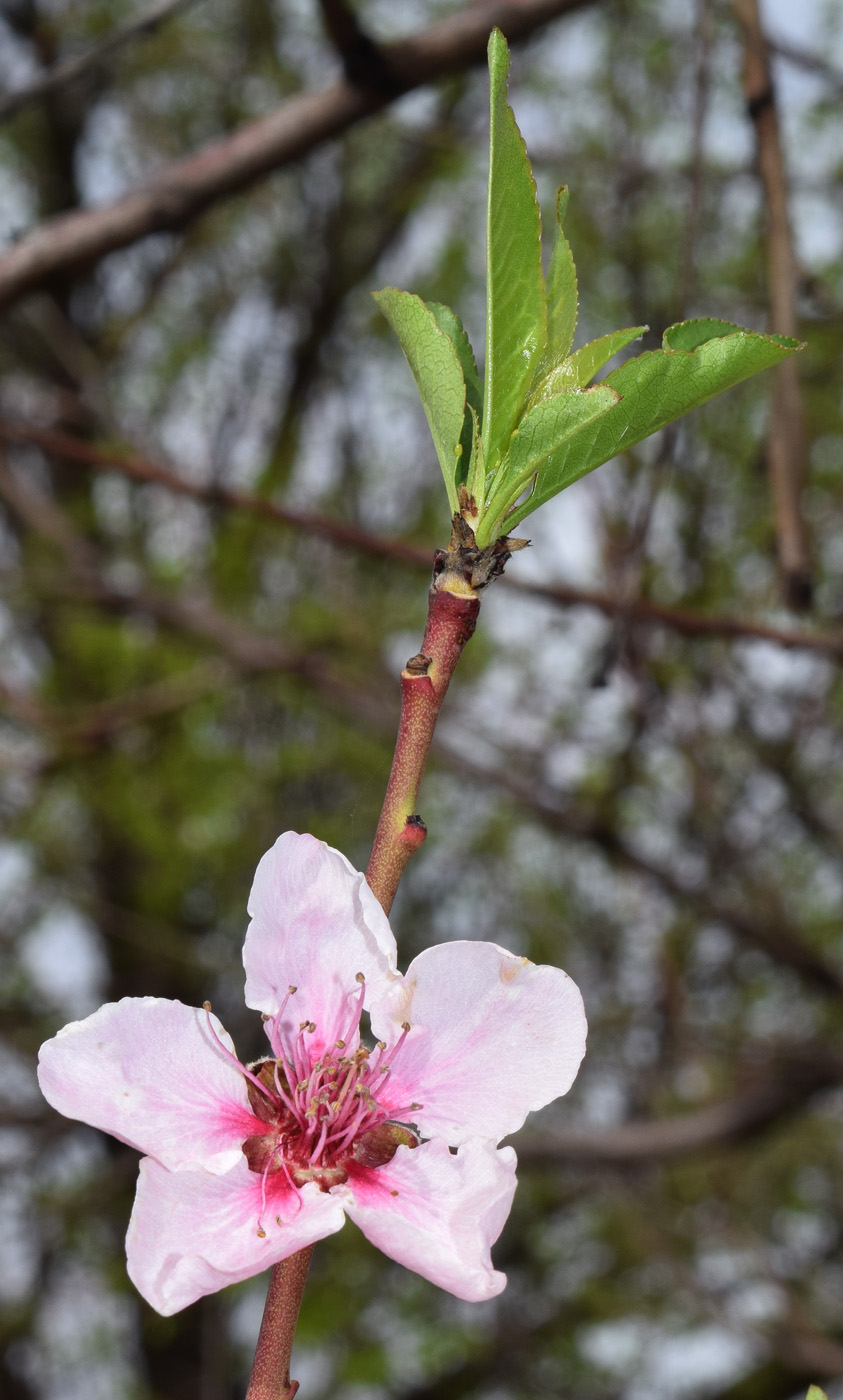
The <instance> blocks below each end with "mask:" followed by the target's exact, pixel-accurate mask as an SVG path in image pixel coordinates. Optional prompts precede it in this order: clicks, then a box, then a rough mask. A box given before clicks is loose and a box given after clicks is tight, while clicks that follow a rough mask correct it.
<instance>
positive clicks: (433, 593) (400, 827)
mask: <svg viewBox="0 0 843 1400" xmlns="http://www.w3.org/2000/svg"><path fill="white" fill-rule="evenodd" d="M441 578H442V576H441V575H440V576H439V577H436V578H434V582H433V585H432V587H431V590H430V594H429V595H428V598H429V601H428V612H427V626H426V627H425V630H424V637H423V639H422V644H421V651H420V652H419V653H418V655H417V656H412V657H411V658H410V660H409V661H408V662H407V665H406V666H405V667H404V670H403V671H402V672H401V720H400V723H399V726H398V738H397V740H396V743H395V757H394V758H393V761H392V772H391V773H390V775H389V785H388V786H387V789H386V797H385V798H384V803H383V808H382V809H381V815H380V821H379V822H378V829H377V831H376V833H375V841H374V845H373V846H372V854H371V857H370V858H369V866H368V869H367V871H366V879H367V880H368V882H369V885H370V886H371V888H372V890H373V891H374V893H375V894H376V896H377V898H378V899H379V900H380V902H381V904H382V905H383V907H384V910H385V911H386V913H387V914H388V913H389V911H390V908H391V907H392V901H393V899H394V898H395V891H396V890H397V889H398V882H399V880H400V879H401V876H402V875H403V873H404V870H405V867H406V865H407V862H408V861H409V859H410V856H411V855H413V853H414V852H415V851H417V850H418V849H419V847H420V846H421V845H422V844H423V842H424V839H425V837H426V835H427V828H426V826H425V824H424V822H423V821H422V819H421V817H420V816H418V814H417V812H416V805H417V802H418V795H419V786H420V784H421V780H422V774H423V773H424V768H425V763H426V762H427V755H428V752H429V751H430V741H431V739H432V738H433V730H434V728H435V726H436V720H437V717H438V715H439V711H440V709H441V707H442V701H443V700H444V698H445V692H446V690H447V689H448V685H449V683H450V680H451V676H452V675H453V674H454V669H455V667H456V664H457V662H458V661H459V659H460V657H461V655H462V651H463V647H464V646H465V644H466V642H467V641H468V640H469V639H470V637H471V636H472V634H473V632H474V628H475V627H476V625H477V614H478V612H479V611H480V599H479V597H478V596H477V594H476V592H475V591H474V589H473V588H471V587H470V586H468V585H466V584H465V583H464V582H463V581H462V580H459V584H458V585H455V583H454V580H453V579H452V578H451V577H450V575H446V576H445V582H444V584H443V583H442V582H441V581H440V580H441ZM457 586H459V591H452V589H453V588H455V587H457Z"/></svg>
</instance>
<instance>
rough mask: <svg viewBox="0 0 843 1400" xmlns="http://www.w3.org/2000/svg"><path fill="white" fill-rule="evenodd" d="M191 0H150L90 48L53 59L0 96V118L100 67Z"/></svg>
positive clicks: (192, 1) (12, 114)
mask: <svg viewBox="0 0 843 1400" xmlns="http://www.w3.org/2000/svg"><path fill="white" fill-rule="evenodd" d="M193 3H194V0H153V3H152V4H151V5H148V6H147V7H146V9H145V10H141V12H140V14H139V15H136V16H135V18H134V19H130V20H127V21H126V23H125V24H118V25H115V27H114V29H112V31H111V33H110V34H107V35H106V37H105V38H104V39H103V40H101V42H100V43H99V44H97V45H96V46H95V47H94V48H90V49H86V50H85V52H84V53H80V54H73V56H72V57H70V58H64V59H61V60H60V62H58V63H54V64H53V65H52V66H51V67H50V68H48V69H47V71H46V72H45V73H41V74H39V76H38V77H37V78H34V79H33V81H32V82H31V83H27V85H26V87H22V88H18V89H16V90H15V91H14V92H9V93H7V94H6V96H5V97H0V122H4V121H8V120H9V118H10V117H13V116H15V115H16V113H18V112H20V111H21V110H22V109H23V108H24V107H29V106H30V105H31V104H32V103H33V102H40V101H41V100H42V99H43V98H45V97H49V96H51V95H52V94H53V93H54V92H57V91H58V90H59V88H62V87H65V86H66V85H67V84H68V83H72V82H75V80H76V79H77V78H81V77H84V75H85V74H86V73H89V72H90V71H91V70H92V69H94V68H99V67H101V65H102V63H103V60H104V59H106V58H110V57H111V55H112V54H113V53H115V52H116V51H117V49H119V48H122V46H123V45H124V44H127V43H128V42H129V41H130V40H131V39H135V38H137V37H138V36H139V35H141V34H149V33H151V32H152V31H153V30H154V29H157V27H158V25H159V24H163V23H164V20H166V19H170V17H171V16H172V15H174V14H175V13H176V12H177V11H178V10H183V9H185V8H186V7H187V6H188V5H190V4H193Z"/></svg>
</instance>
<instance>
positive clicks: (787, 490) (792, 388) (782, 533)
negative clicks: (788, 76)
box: [735, 0, 811, 609]
mask: <svg viewBox="0 0 843 1400" xmlns="http://www.w3.org/2000/svg"><path fill="white" fill-rule="evenodd" d="M735 13H736V14H737V17H738V20H739V21H740V24H741V28H742V29H743V35H744V66H745V76H744V87H745V91H746V103H747V110H748V112H749V116H750V118H751V120H752V124H753V126H754V128H755V141H756V150H757V155H758V170H759V174H760V176H761V181H762V184H763V187H764V198H765V201H766V209H767V284H768V289H769V296H770V318H771V321H772V329H773V330H774V331H775V332H776V333H777V334H779V335H790V336H796V335H797V324H796V292H797V284H798V268H797V263H796V253H795V250H794V247H793V235H792V233H791V228H790V219H789V217H788V209H787V176H786V173H785V165H784V157H783V154H782V146H781V138H780V135H779V119H778V113H777V111H776V98H775V91H774V88H773V77H772V72H771V69H770V56H769V51H768V47H767V41H766V39H765V37H764V31H763V29H762V27H761V17H760V14H759V9H758V0H735ZM775 376H776V377H775V381H774V383H775V388H774V391H773V397H772V407H771V421H770V432H769V436H768V440H767V457H768V461H769V467H770V481H771V485H772V490H773V499H774V502H775V508H776V523H777V530H778V545H779V563H780V565H781V570H782V577H783V582H784V592H785V598H786V600H787V602H788V603H789V604H790V606H791V607H794V608H801V609H804V608H807V607H809V606H810V602H811V565H810V557H809V551H808V541H807V537H806V532H805V524H804V521H803V519H802V515H801V512H800V501H799V497H800V491H801V488H802V483H803V481H804V479H805V472H806V468H807V449H806V444H805V420H804V415H803V411H802V394H801V390H800V387H799V366H798V362H797V360H796V359H795V358H794V357H793V356H791V357H790V358H788V359H787V360H785V361H784V362H783V363H782V364H780V365H779V366H777V368H776V370H775Z"/></svg>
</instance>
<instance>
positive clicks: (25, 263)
mask: <svg viewBox="0 0 843 1400" xmlns="http://www.w3.org/2000/svg"><path fill="white" fill-rule="evenodd" d="M592 3H594V0H482V2H481V3H479V4H473V5H470V6H468V7H467V8H466V9H464V10H462V11H460V13H459V14H456V15H451V16H449V17H448V18H447V19H444V20H441V21H440V22H439V23H438V24H434V25H431V27H430V28H429V29H427V30H425V31H424V32H423V33H421V34H418V35H415V36H414V37H413V38H411V39H405V40H402V41H401V42H400V43H395V44H389V45H384V46H383V48H382V49H381V50H380V53H381V55H382V57H383V60H384V62H385V64H386V65H387V67H388V69H389V72H390V73H391V74H393V75H394V78H395V84H396V86H395V89H394V92H390V93H386V92H384V91H377V90H376V89H375V88H373V87H361V86H356V85H355V84H354V83H351V82H349V80H348V79H347V78H343V79H341V80H340V81H339V82H337V83H335V84H334V85H333V86H332V87H329V88H326V89H325V90H324V91H323V92H317V93H303V94H301V95H300V96H297V97H294V98H291V99H290V101H289V102H285V103H284V105H283V106H281V107H279V108H278V109H277V110H276V111H275V112H271V113H270V114H269V115H268V116H265V117H261V118H259V119H258V120H257V121H254V122H250V123H248V124H247V125H245V126H242V127H241V128H240V129H239V130H238V131H236V132H235V133H234V135H233V136H227V137H225V138H223V139H221V140H219V141H216V142H213V143H212V144H210V145H208V146H206V147H204V149H203V150H201V151H199V152H197V153H196V154H195V155H192V156H187V157H185V158H183V159H181V160H177V161H174V162H172V163H171V164H170V165H166V166H165V167H164V168H163V169H162V170H161V171H160V172H159V174H158V175H157V176H155V177H154V178H153V179H151V180H149V181H148V182H147V183H145V184H144V185H142V186H140V187H139V188H138V189H136V190H134V191H133V192H132V193H130V194H128V195H125V196H124V197H123V198H121V199H118V200H116V201H115V202H113V203H112V204H107V205H104V206H102V207H101V208H97V209H83V210H78V211H75V212H73V213H71V214H64V215H62V216H60V217H58V218H55V219H48V220H46V221H45V222H44V223H42V224H41V225H39V226H38V227H37V228H35V229H33V231H32V232H31V233H29V234H27V235H26V236H25V237H24V238H22V239H21V240H20V241H19V242H18V243H16V244H15V246H14V247H12V248H10V249H9V251H8V252H7V253H6V254H5V255H4V256H3V257H0V306H2V305H8V304H10V303H11V302H13V301H16V300H17V299H18V298H19V297H21V296H23V295H24V293H25V292H29V291H32V289H33V288H34V287H38V286H40V285H42V284H43V283H44V282H45V281H47V280H48V279H50V278H52V277H55V275H56V274H57V273H58V272H62V273H68V272H70V271H73V270H77V269H79V268H82V267H85V266H86V265H89V264H91V263H93V262H95V261H96V260H97V259H98V258H102V257H104V256H105V254H106V253H111V252H113V251H114V250H115V249H117V248H126V247H128V246H129V244H131V243H134V242H135V241H136V240H137V239H139V238H143V237H145V236H146V235H147V234H150V233H158V232H160V231H161V230H162V229H177V228H182V227H183V226H184V225H185V224H187V223H189V222H190V221H191V220H192V219H195V218H196V217H197V216H198V215H199V214H201V213H203V212H204V210H206V209H208V208H210V206H211V205H213V204H215V203H216V202H217V201H218V200H221V199H225V198H227V197H228V196H229V195H232V194H236V193H237V192H238V191H240V190H243V189H245V188H246V187H247V186H248V185H250V184H252V183H253V181H255V180H257V179H259V178H260V177H261V176H262V175H266V174H267V173H268V172H269V171H271V170H278V169H280V168H281V167H283V166H285V165H289V164H290V163H291V162H292V161H296V160H300V159H301V158H302V157H303V156H305V155H307V154H308V152H309V151H312V150H313V149H314V148H315V147H316V146H319V145H320V144H321V143H322V142H323V141H328V140H330V139H331V138H332V137H335V136H339V135H340V134H341V133H342V132H344V131H347V130H348V128H349V127H351V126H353V125H354V124H355V123H357V122H359V121H361V120H362V119H363V118H364V117H368V116H371V115H372V113H373V112H376V111H379V110H380V109H381V108H383V107H385V106H387V105H388V103H389V102H390V101H391V100H392V97H393V96H396V95H398V94H399V93H404V92H410V91H412V90H413V89H414V88H417V87H422V86H424V84H426V83H431V82H434V81H435V80H436V79H438V78H441V77H443V76H444V75H446V74H448V73H454V72H458V71H461V70H462V69H464V68H468V67H471V66H472V65H474V64H479V63H482V62H484V61H485V57H486V43H487V40H488V37H489V30H490V29H491V28H492V27H493V26H494V25H500V27H501V28H502V29H503V30H504V31H505V32H506V35H507V38H508V39H509V40H510V42H511V43H512V42H515V41H517V40H519V39H523V38H526V37H527V35H529V34H532V33H533V31H534V30H536V29H537V28H538V27H539V26H540V25H543V24H546V23H548V21H550V20H552V19H556V18H558V17H559V16H560V15H564V14H570V13H571V12H572V11H574V10H579V9H583V8H584V7H585V6H586V5H589V4H592Z"/></svg>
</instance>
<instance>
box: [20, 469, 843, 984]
mask: <svg viewBox="0 0 843 1400" xmlns="http://www.w3.org/2000/svg"><path fill="white" fill-rule="evenodd" d="M0 498H2V499H4V500H5V501H6V502H7V504H8V505H9V506H10V507H11V508H12V509H13V510H14V511H15V512H16V513H17V514H18V515H19V516H20V517H21V518H22V519H23V520H25V521H26V522H27V523H28V524H29V525H30V526H31V527H32V528H33V529H35V530H37V531H38V532H39V533H41V534H42V535H44V536H45V538H47V539H50V540H52V541H53V543H54V544H55V545H56V546H57V547H58V548H59V549H61V550H62V552H63V554H64V556H65V558H66V559H67V561H68V564H69V566H70V568H71V571H72V576H71V577H69V578H68V577H65V578H63V579H62V585H61V596H62V597H63V598H65V599H66V598H67V597H69V596H70V597H73V596H75V597H78V598H83V599H85V600H86V601H91V602H96V603H98V604H99V605H100V606H102V607H105V608H109V609H113V610H115V611H117V612H121V613H124V612H135V613H137V612H142V613H146V614H147V615H148V616H150V617H153V618H155V619H156V620H157V621H158V622H162V623H164V624H165V625H167V626H170V627H172V628H174V629H175V630H177V631H179V632H181V633H184V634H186V635H188V636H192V637H194V638H196V639H198V640H201V641H203V642H206V643H207V642H210V643H211V644H212V645H213V646H215V647H217V648H218V649H219V650H220V651H222V652H223V654H224V655H225V657H226V659H227V660H228V661H229V662H230V663H231V664H232V665H234V666H235V667H237V668H238V669H239V670H241V671H243V672H244V673H261V672H266V671H280V672H282V673H284V674H287V675H292V676H297V677H299V678H300V679H302V680H304V681H305V682H306V683H307V684H308V685H311V686H312V687H313V688H314V689H315V690H316V691H317V692H318V693H319V694H320V695H321V696H323V697H324V698H325V699H326V700H327V701H328V703H329V704H331V705H333V706H340V707H342V708H343V710H345V711H346V712H348V713H352V714H354V715H356V716H357V717H358V718H359V719H360V720H362V722H363V723H365V724H367V725H372V726H374V727H376V728H378V729H380V730H382V729H383V728H384V726H385V725H386V723H387V722H388V721H389V717H390V714H391V712H392V707H391V705H390V703H389V701H388V700H387V699H385V698H383V697H381V695H380V694H378V693H377V692H371V691H369V690H366V689H364V688H363V687H361V686H359V685H355V684H354V683H353V682H349V681H348V680H346V679H345V678H344V677H343V676H342V675H341V674H340V673H338V671H337V669H336V667H335V666H332V665H331V664H330V663H328V662H326V661H325V660H324V659H323V658H322V657H320V656H318V655H314V654H313V653H311V652H295V651H290V650H288V649H287V648H286V647H285V646H284V645H283V643H281V642H279V641H278V640H277V639H276V638H274V637H269V636H265V635H262V634H260V633H257V632H254V631H251V630H250V629H249V628H248V627H246V626H245V625H244V624H243V623H242V622H241V621H240V620H236V619H233V618H229V617H227V616H226V615H225V614H223V613H221V612H220V611H219V610H218V609H217V608H216V607H215V606H214V605H213V603H211V602H210V601H209V600H208V599H205V598H197V597H184V596H182V597H178V596H170V595H166V594H162V593H157V592H155V591H154V590H151V589H146V590H136V591H133V592H132V593H125V592H121V591H120V590H119V589H117V588H116V587H115V586H114V585H113V584H112V583H111V582H110V581H109V580H108V578H107V577H106V575H105V573H104V572H103V570H102V569H101V567H100V566H99V564H98V561H97V559H96V555H95V552H94V551H93V550H92V548H91V547H90V546H89V545H88V543H87V541H84V540H82V539H81V537H79V536H78V535H77V534H76V532H75V530H74V528H73V526H72V525H71V523H70V522H69V520H68V519H67V517H66V516H65V515H64V514H63V512H62V511H61V510H60V509H59V507H58V506H56V505H55V503H54V502H52V501H51V500H50V499H49V498H48V497H47V496H45V495H44V493H43V492H41V491H40V490H39V489H38V488H35V487H34V486H32V485H29V486H27V487H26V488H22V487H21V486H20V485H19V483H17V482H15V481H14V480H13V479H12V478H11V476H10V474H9V473H7V472H6V473H3V472H0ZM443 693H444V692H443ZM435 744H436V752H437V753H438V754H439V755H440V756H441V757H443V758H444V760H445V761H446V763H447V764H448V766H449V767H450V768H451V769H452V770H453V771H455V772H457V773H463V774H465V775H467V776H470V777H471V779H472V781H474V782H480V783H485V784H491V785H493V786H495V787H497V788H499V789H501V790H503V791H504V792H508V793H509V794H510V795H511V796H512V797H514V798H515V799H516V800H517V801H518V802H519V803H520V804H521V805H522V806H524V807H525V808H526V809H527V810H528V811H530V812H532V813H533V814H534V815H535V816H536V817H537V818H538V819H539V820H540V821H541V822H542V823H543V824H544V825H545V826H547V827H548V828H549V829H550V830H554V831H559V832H561V833H562V834H564V835H566V836H573V837H574V838H576V839H578V840H583V841H589V842H593V843H594V844H596V845H598V846H600V847H601V848H602V849H603V850H604V851H606V853H607V855H609V856H610V857H611V858H612V859H614V860H617V861H619V862H620V863H621V864H622V865H625V866H627V867H628V868H629V869H630V870H632V871H634V872H635V873H637V874H639V875H643V876H644V877H646V878H648V879H651V880H654V881H655V882H656V883H657V884H658V885H659V886H660V887H661V888H662V889H664V890H666V891H667V893H668V894H669V895H671V897H672V898H674V899H676V900H678V901H681V902H683V903H685V904H687V905H688V906H690V907H691V908H693V909H696V910H697V911H698V912H699V913H700V914H701V915H702V916H703V917H704V918H706V919H713V920H715V921H717V922H719V923H722V924H724V925H725V926H726V927H729V928H731V929H733V930H734V932H735V933H736V934H737V935H738V936H739V937H740V938H742V939H743V940H745V941H746V942H748V943H750V944H754V945H755V946H756V947H758V948H761V949H763V951H764V952H766V953H767V954H768V955H769V956H770V957H771V958H772V959H773V961H774V962H777V963H780V964H782V965H783V966H785V967H790V968H792V969H793V970H794V971H795V972H798V973H799V975H800V976H801V977H802V978H803V979H804V980H805V982H806V983H807V984H808V985H811V986H813V987H814V988H815V989H816V990H817V991H818V992H821V993H822V994H824V995H826V996H828V995H832V996H835V997H841V996H843V971H841V970H840V969H839V968H838V967H837V966H835V965H834V964H833V963H830V962H828V961H827V960H826V959H825V958H824V957H822V956H821V955H819V954H818V953H815V952H814V951H813V950H812V949H811V948H810V947H808V946H807V945H806V944H805V942H804V941H803V939H802V938H801V936H800V934H799V933H798V931H796V930H794V929H793V928H792V927H791V926H790V925H789V924H788V923H787V922H785V921H784V920H781V919H780V920H777V921H774V920H773V919H772V918H770V917H768V916H763V915H762V916H760V917H757V916H754V915H753V914H751V913H749V912H748V911H747V910H745V909H740V908H737V907H736V906H735V904H734V903H733V902H732V901H731V900H729V899H727V898H724V897H723V895H722V894H720V893H717V892H716V891H715V889H714V888H713V887H712V885H711V883H709V884H708V885H707V886H706V887H695V888H692V889H688V888H686V887H685V886H684V885H682V883H681V882H680V881H679V880H678V879H677V877H676V876H675V875H674V874H673V873H672V872H671V871H670V870H669V869H667V868H665V867H663V866H660V865H658V864H657V863H656V862H654V861H652V860H649V859H647V858H645V857H644V856H642V855H641V854H640V853H638V852H637V851H636V850H635V849H634V848H633V847H631V846H630V845H628V844H626V843H625V842H624V841H623V839H622V838H621V837H620V835H619V834H618V832H617V831H616V830H615V829H614V828H612V827H611V826H609V825H608V824H606V823H603V822H600V821H597V820H595V819H593V818H591V817H589V816H584V815H582V814H578V813H576V812H572V811H569V810H567V809H565V808H563V807H562V806H561V805H560V804H559V801H558V799H557V797H556V796H555V795H554V794H552V793H549V792H547V791H542V789H541V787H540V785H538V784H536V783H535V782H534V781H532V780H530V779H529V778H527V777H524V776H522V775H519V774H518V772H517V770H516V768H515V766H514V765H513V764H512V763H511V762H508V761H507V760H506V759H505V758H504V757H503V756H501V758H500V759H499V761H498V762H496V764H495V765H494V767H493V768H490V767H488V766H486V765H484V764H480V763H478V762H476V761H475V760H472V759H471V758H469V757H468V756H467V755H466V753H465V752H464V751H462V750H458V749H456V748H455V747H454V746H453V745H450V744H446V743H445V742H444V741H443V740H442V739H441V738H437V739H436V741H435ZM402 781H403V779H402ZM407 790H408V789H406V788H405V791H407ZM411 815H414V814H412V813H411ZM419 844H420V843H419ZM374 878H375V879H378V878H379V876H378V875H375V877H374ZM384 888H385V889H386V886H384ZM376 892H377V891H376ZM393 893H394V890H393Z"/></svg>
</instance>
